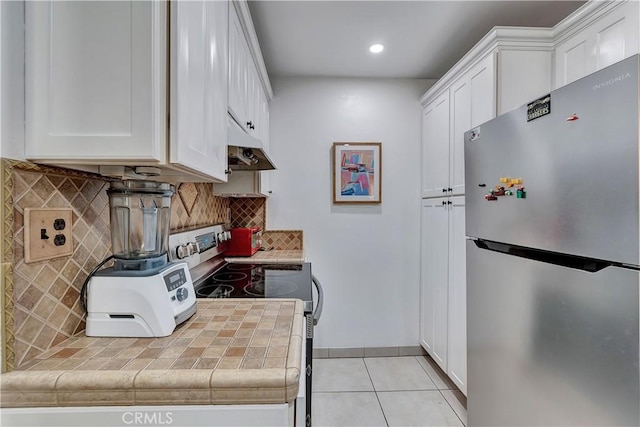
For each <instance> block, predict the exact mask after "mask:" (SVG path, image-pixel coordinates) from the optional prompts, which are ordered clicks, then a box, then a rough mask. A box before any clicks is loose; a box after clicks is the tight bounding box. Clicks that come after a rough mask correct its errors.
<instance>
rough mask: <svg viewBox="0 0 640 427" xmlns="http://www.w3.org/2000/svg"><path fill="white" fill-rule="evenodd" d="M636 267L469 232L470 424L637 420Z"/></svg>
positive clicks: (626, 423)
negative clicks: (553, 258) (556, 259)
mask: <svg viewBox="0 0 640 427" xmlns="http://www.w3.org/2000/svg"><path fill="white" fill-rule="evenodd" d="M562 263H564V261H563V262H560V264H562ZM639 275H640V272H638V271H635V270H629V269H623V268H618V267H606V268H603V269H601V270H599V271H596V272H588V271H583V270H577V269H573V268H569V267H565V266H562V265H555V264H550V263H546V262H541V261H535V260H531V259H527V258H523V257H521V256H514V255H508V254H505V253H500V252H496V251H492V250H487V249H482V248H479V247H477V246H476V245H475V242H474V241H472V240H468V241H467V316H468V317H467V328H468V335H467V336H468V340H467V343H468V359H467V360H468V402H467V411H468V419H469V425H472V426H483V425H486V426H489V425H491V426H496V425H509V426H525V425H527V426H531V425H536V426H545V425H554V426H578V425H580V426H595V425H598V426H602V425H607V426H629V425H634V426H637V425H640V409H639V404H638V402H639V401H640V391H639V383H640V371H639V367H638V364H639V316H638V306H639V302H640V299H639V292H638V289H639V283H640V282H639V280H640V277H639Z"/></svg>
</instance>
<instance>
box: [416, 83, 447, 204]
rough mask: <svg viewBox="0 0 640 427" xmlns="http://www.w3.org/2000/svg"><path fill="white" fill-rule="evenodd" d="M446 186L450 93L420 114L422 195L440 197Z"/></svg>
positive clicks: (436, 100) (445, 190) (443, 193)
mask: <svg viewBox="0 0 640 427" xmlns="http://www.w3.org/2000/svg"><path fill="white" fill-rule="evenodd" d="M448 187H449V92H445V93H444V94H443V95H442V96H440V97H439V98H436V99H435V100H434V101H433V102H432V103H430V104H429V105H427V106H426V107H425V108H424V110H423V113H422V197H434V196H443V195H447V194H448Z"/></svg>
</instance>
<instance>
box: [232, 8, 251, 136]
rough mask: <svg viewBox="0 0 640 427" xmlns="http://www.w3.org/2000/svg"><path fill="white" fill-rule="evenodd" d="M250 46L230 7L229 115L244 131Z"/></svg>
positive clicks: (236, 15) (245, 126)
mask: <svg viewBox="0 0 640 427" xmlns="http://www.w3.org/2000/svg"><path fill="white" fill-rule="evenodd" d="M250 58H251V57H250V55H249V46H248V45H247V41H246V39H245V36H244V32H243V30H242V25H241V24H240V18H239V17H238V14H237V12H236V10H235V8H234V7H233V6H231V5H230V7H229V83H228V85H229V100H228V107H229V108H228V109H229V114H231V116H232V117H233V118H234V119H235V120H236V122H238V124H239V125H240V126H242V127H243V128H244V129H246V128H247V124H246V117H247V115H248V114H249V112H248V111H247V108H248V107H247V99H248V97H249V82H248V78H249V74H248V68H249V60H250Z"/></svg>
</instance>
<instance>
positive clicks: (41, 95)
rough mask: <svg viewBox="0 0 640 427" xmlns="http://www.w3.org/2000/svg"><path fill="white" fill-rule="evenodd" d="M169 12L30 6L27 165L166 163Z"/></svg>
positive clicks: (100, 5)
mask: <svg viewBox="0 0 640 427" xmlns="http://www.w3.org/2000/svg"><path fill="white" fill-rule="evenodd" d="M166 13H167V12H166V3H165V2H156V1H153V2H121V1H117V2H113V1H102V2H100V1H95V2H94V1H90V2H66V1H65V2H63V1H48V2H26V3H25V26H26V29H27V30H26V32H25V61H26V62H25V64H26V66H25V73H26V78H25V83H26V86H25V90H26V101H25V102H26V118H25V120H26V135H25V139H26V141H25V149H26V157H27V158H28V159H33V160H38V161H44V162H46V161H48V160H52V161H54V163H78V162H84V163H93V164H105V163H106V162H109V161H115V162H118V163H123V162H124V163H129V164H131V163H136V162H137V163H140V164H143V163H146V164H157V163H163V162H165V161H166V145H165V144H166V72H165V71H166V64H167V62H166V61H167V56H166Z"/></svg>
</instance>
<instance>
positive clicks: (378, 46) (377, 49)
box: [369, 44, 384, 53]
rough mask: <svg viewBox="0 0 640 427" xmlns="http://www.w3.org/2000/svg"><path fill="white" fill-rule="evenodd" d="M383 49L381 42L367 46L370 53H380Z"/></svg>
mask: <svg viewBox="0 0 640 427" xmlns="http://www.w3.org/2000/svg"><path fill="white" fill-rule="evenodd" d="M383 50H384V46H383V45H381V44H372V45H371V46H369V51H370V52H371V53H380V52H382V51H383Z"/></svg>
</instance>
